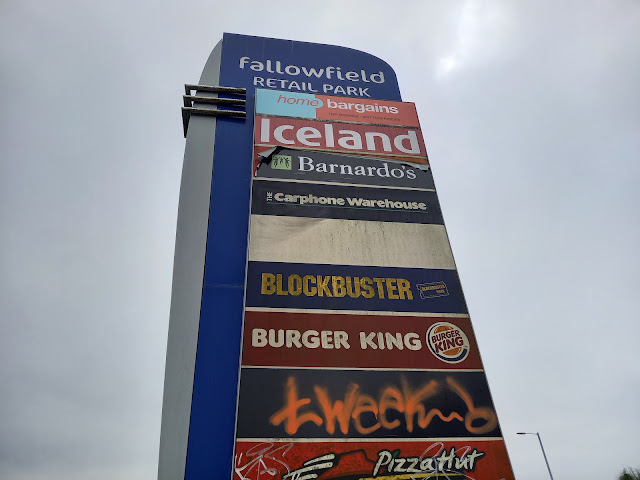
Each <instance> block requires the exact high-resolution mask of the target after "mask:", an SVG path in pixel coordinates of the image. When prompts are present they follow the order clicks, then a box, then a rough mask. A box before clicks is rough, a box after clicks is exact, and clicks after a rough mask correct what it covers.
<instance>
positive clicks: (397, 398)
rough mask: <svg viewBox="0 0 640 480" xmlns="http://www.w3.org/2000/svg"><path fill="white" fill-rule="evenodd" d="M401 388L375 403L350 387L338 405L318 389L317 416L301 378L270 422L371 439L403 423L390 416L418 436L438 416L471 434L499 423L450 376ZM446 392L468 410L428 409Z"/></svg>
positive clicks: (294, 428) (325, 390)
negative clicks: (432, 400) (459, 424)
mask: <svg viewBox="0 0 640 480" xmlns="http://www.w3.org/2000/svg"><path fill="white" fill-rule="evenodd" d="M401 385H402V387H401V388H398V387H397V386H395V385H388V386H386V387H385V388H383V389H382V390H381V392H380V396H379V398H378V399H376V398H374V397H372V396H371V395H367V394H365V393H362V392H361V391H360V386H359V385H358V384H356V383H350V384H349V385H348V387H347V389H346V391H345V394H344V398H343V399H342V400H336V401H333V400H332V399H331V396H330V394H329V389H328V388H327V387H325V386H319V385H315V386H314V387H313V391H314V393H315V402H316V403H315V405H317V407H319V411H318V412H315V411H313V410H311V407H312V399H311V398H308V397H303V398H300V397H299V396H298V385H297V382H296V379H295V377H293V376H291V377H289V378H288V380H287V384H286V387H285V396H284V398H285V402H284V405H283V407H282V408H281V409H280V410H278V411H277V412H276V413H274V414H273V415H272V416H271V418H270V419H269V421H270V423H271V424H272V425H274V426H278V425H280V424H283V426H284V430H285V431H286V432H287V433H288V434H289V435H294V434H295V433H296V432H297V431H298V429H299V428H300V427H301V426H302V425H303V424H305V423H307V422H312V423H314V424H315V425H317V426H318V427H321V426H324V429H325V430H326V431H327V433H328V434H329V435H333V434H335V433H336V426H337V427H338V429H339V431H340V432H341V433H342V434H344V435H347V434H348V433H349V430H350V428H353V429H354V430H355V431H356V432H358V433H359V434H361V435H368V434H370V433H372V432H374V431H376V430H378V429H380V428H382V429H385V430H391V429H394V428H398V427H400V426H401V424H402V422H401V420H400V419H399V418H394V419H391V418H390V417H391V416H392V415H390V413H391V412H397V413H400V414H403V417H404V423H405V426H406V429H407V431H408V432H413V431H414V429H415V428H419V429H422V430H426V429H427V428H428V427H429V425H430V424H431V422H432V421H433V419H434V418H436V417H437V418H439V419H441V420H442V421H444V422H453V421H458V422H462V423H463V424H464V426H465V428H466V429H467V431H468V432H469V433H472V434H483V433H487V432H490V431H492V430H493V429H494V428H495V427H496V426H497V425H498V419H497V416H496V414H495V412H494V411H493V410H492V409H491V408H488V407H476V406H475V405H474V402H473V399H472V397H471V395H470V394H469V392H468V391H467V390H466V389H465V388H464V387H463V386H462V385H461V384H460V383H458V382H457V381H456V380H454V379H453V378H451V377H446V379H445V381H444V382H442V381H438V380H435V379H434V380H430V381H429V382H427V383H426V384H424V385H422V386H421V387H419V388H417V389H415V390H414V389H413V388H412V387H411V386H410V385H409V383H408V382H407V381H406V379H404V378H402V379H401ZM444 390H449V391H452V392H453V393H455V394H456V395H457V396H458V397H459V398H460V399H462V401H463V402H464V404H465V406H466V411H462V412H458V411H453V412H451V413H449V414H448V415H445V414H444V413H443V412H442V411H441V410H439V409H438V408H428V405H427V403H426V401H427V400H428V399H430V398H433V397H436V396H437V395H439V394H441V393H442V392H443V391H444ZM303 407H306V411H302V410H301V409H302V408H303ZM396 417H397V415H396ZM336 424H337V425H336Z"/></svg>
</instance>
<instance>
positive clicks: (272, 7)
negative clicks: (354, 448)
mask: <svg viewBox="0 0 640 480" xmlns="http://www.w3.org/2000/svg"><path fill="white" fill-rule="evenodd" d="M223 31H227V32H232V33H243V34H251V35H258V36H267V37H277V38H285V39H293V40H302V41H310V42H319V43H329V44H335V45H341V46H346V47H351V48H356V49H359V50H363V51H366V52H368V53H371V54H373V55H376V56H378V57H380V58H382V59H384V60H386V61H387V62H388V63H389V64H390V65H391V66H392V67H393V68H394V69H395V70H396V73H397V76H398V80H399V83H400V89H401V91H402V94H403V98H404V100H405V101H413V102H415V103H416V105H417V109H418V112H419V115H420V120H421V124H422V129H423V133H424V136H425V142H426V145H427V149H428V151H429V157H430V160H431V162H432V168H433V172H434V177H435V180H436V184H437V187H438V193H439V198H440V201H441V204H442V209H443V213H444V218H445V222H446V225H447V228H448V232H449V236H450V239H451V244H452V248H453V252H454V255H455V258H456V262H457V266H458V270H459V273H460V276H461V280H462V286H463V288H464V291H465V295H466V298H467V303H468V306H469V310H470V313H471V320H472V322H473V325H474V328H475V332H476V336H477V339H478V343H479V347H480V351H481V353H482V356H483V360H484V364H485V368H486V372H487V377H488V380H489V384H490V387H491V390H492V393H493V397H494V402H495V406H496V409H497V412H498V415H499V417H500V421H501V425H502V431H503V433H504V436H505V440H506V443H507V448H508V451H509V454H510V457H511V461H512V465H513V469H514V472H515V475H516V477H517V478H518V479H519V480H538V479H541V478H545V477H546V475H547V472H546V468H545V464H544V460H543V458H542V454H541V452H540V447H539V444H538V443H537V440H536V438H535V437H533V436H517V435H516V432H518V431H522V430H524V431H529V432H537V431H539V432H540V433H541V435H542V439H543V442H544V445H545V449H546V451H547V455H548V457H549V462H550V465H551V468H552V471H553V473H554V475H555V478H556V480H562V479H564V480H570V479H576V480H578V479H580V480H591V479H593V480H605V479H615V478H616V476H617V473H618V472H619V471H620V470H621V469H622V468H623V467H624V466H627V465H628V466H634V467H640V407H639V405H640V347H639V346H638V342H639V340H640V318H639V315H638V308H637V302H638V298H640V294H639V292H640V221H639V215H638V209H639V207H640V3H639V2H638V1H637V0H602V1H593V0H586V1H584V0H583V1H567V0H561V1H555V2H550V1H548V2H536V1H513V0H511V1H506V0H505V1H452V0H442V1H415V2H409V1H397V0H396V1H394V2H391V1H386V2H382V1H372V0H368V1H350V2H346V1H340V2H337V1H326V0H325V1H324V2H313V3H312V2H292V1H273V0H272V1H270V2H248V1H235V2H224V3H223V2H220V1H212V0H209V1H200V0H196V1H194V2H190V3H184V2H150V1H149V2H145V1H142V0H127V1H108V2H87V1H79V0H58V1H55V2H51V1H45V0H5V1H3V2H1V3H0V91H1V95H2V103H1V104H0V122H1V125H0V127H1V128H0V169H1V170H0V221H1V224H0V225H1V229H2V230H1V235H0V385H1V387H0V478H3V479H7V480H41V479H42V480H44V479H47V480H75V479H82V480H85V479H97V480H102V479H104V480H107V479H109V480H113V479H123V480H129V479H131V480H134V479H135V480H141V479H153V478H155V476H156V469H157V455H158V443H159V434H160V415H161V405H162V388H163V378H164V361H165V350H166V339H167V327H168V319H169V304H170V289H171V276H172V268H173V248H174V239H175V226H176V213H177V207H178V192H179V185H180V175H181V168H182V156H183V149H184V138H183V136H182V120H181V116H180V106H181V100H182V99H181V96H182V94H183V85H184V84H185V83H197V82H198V80H199V78H200V73H201V71H202V68H203V66H204V63H205V61H206V59H207V57H208V55H209V53H210V51H211V49H212V48H213V47H214V45H215V44H216V43H217V42H218V41H219V40H220V39H221V38H222V32H223Z"/></svg>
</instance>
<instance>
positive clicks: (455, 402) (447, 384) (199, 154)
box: [159, 34, 514, 480]
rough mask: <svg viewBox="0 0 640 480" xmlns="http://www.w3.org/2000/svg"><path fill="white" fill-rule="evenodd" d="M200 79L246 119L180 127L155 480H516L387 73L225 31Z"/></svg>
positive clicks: (377, 66)
mask: <svg viewBox="0 0 640 480" xmlns="http://www.w3.org/2000/svg"><path fill="white" fill-rule="evenodd" d="M200 84H201V85H205V86H223V87H236V88H242V89H246V118H230V117H226V116H200V115H195V114H194V115H192V116H191V118H190V119H189V120H188V122H189V123H188V130H187V143H186V148H185V157H184V167H183V176H182V184H181V192H180V206H179V214H178V228H177V236H176V253H175V264H174V278H173V291H172V302H171V318H170V327H169V341H168V347H167V366H166V378H165V392H164V403H163V414H162V434H161V442H160V462H159V479H162V480H177V479H188V480H192V479H205V478H216V479H218V478H225V479H229V480H312V479H316V478H317V479H319V480H331V479H344V480H347V479H348V480H359V479H363V480H364V479H367V480H370V479H383V480H401V479H402V480H404V479H414V478H433V477H445V478H464V479H467V478H468V479H476V480H499V479H504V480H513V478H514V476H513V473H512V470H511V466H510V464H509V458H508V455H507V450H506V446H505V442H504V439H503V437H502V433H501V430H500V425H499V422H498V417H497V414H496V411H495V408H494V405H493V402H492V399H491V394H490V392H489V387H488V384H487V380H486V377H485V373H484V369H483V366H482V362H481V359H480V354H479V351H478V346H477V344H476V339H475V336H474V333H473V328H472V325H471V321H470V318H469V313H468V310H467V306H466V304H465V300H464V296H463V293H462V287H461V285H460V281H459V278H458V274H457V271H456V267H455V263H454V259H453V254H452V252H451V247H450V244H449V240H448V237H447V233H446V230H445V226H444V220H443V217H442V212H441V210H440V205H439V202H438V196H437V192H436V189H435V186H434V182H433V178H432V174H431V170H430V168H429V159H428V156H427V152H426V147H425V144H424V140H423V135H422V132H421V129H420V123H419V120H418V115H417V112H416V108H415V105H414V104H412V103H408V102H402V99H401V96H400V92H399V89H398V84H397V80H396V77H395V73H394V72H393V70H392V69H391V67H390V66H389V65H387V64H386V63H385V62H383V61H382V60H380V59H378V58H376V57H374V56H371V55H369V54H366V53H363V52H359V51H355V50H351V49H348V48H343V47H336V46H329V45H320V44H311V43H303V42H293V41H285V40H276V39H268V38H259V37H249V36H243V35H231V34H225V35H224V37H223V40H222V41H221V42H220V43H219V44H218V45H217V46H216V48H215V49H214V50H213V52H212V54H211V56H210V58H209V60H208V61H207V64H206V66H205V69H204V71H203V74H202V77H201V80H200ZM200 90H202V91H203V92H206V89H204V88H201V89H200ZM198 95H201V93H198ZM202 95H206V94H205V93H202ZM210 96H211V95H210ZM220 96H223V95H220ZM225 97H233V95H226V96H225ZM200 98H201V97H200ZM200 102H201V103H202V102H204V100H200ZM213 103H215V102H213Z"/></svg>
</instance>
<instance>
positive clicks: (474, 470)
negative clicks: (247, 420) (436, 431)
mask: <svg viewBox="0 0 640 480" xmlns="http://www.w3.org/2000/svg"><path fill="white" fill-rule="evenodd" d="M266 478H268V479H269V480H304V479H316V478H317V479H318V480H329V479H331V480H353V479H358V480H373V479H375V480H405V479H406V480H410V479H419V478H427V479H429V478H445V479H446V478H449V479H465V480H467V479H494V480H498V479H501V480H513V479H514V476H513V472H512V471H511V468H510V467H509V459H508V456H507V450H506V447H505V444H504V441H503V440H502V439H500V440H497V439H496V440H470V439H460V440H456V441H452V440H445V439H443V440H438V439H433V440H425V441H413V440H412V441H406V442H403V441H384V442H379V441H376V442H363V441H348V442H323V441H321V442H305V441H302V442H295V443H294V442H287V441H278V442H269V441H238V442H237V444H236V455H235V464H234V480H264V479H266Z"/></svg>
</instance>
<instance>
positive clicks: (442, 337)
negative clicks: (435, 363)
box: [427, 322, 470, 363]
mask: <svg viewBox="0 0 640 480" xmlns="http://www.w3.org/2000/svg"><path fill="white" fill-rule="evenodd" d="M427 345H429V350H431V353H433V354H434V355H435V356H436V357H437V358H439V359H440V360H442V361H443V362H447V363H460V362H461V361H463V360H464V359H465V358H467V355H469V348H470V347H469V339H468V338H467V336H466V335H465V334H464V332H463V331H462V329H461V328H460V327H458V326H456V325H453V324H451V323H448V322H438V323H435V324H433V325H432V326H431V328H429V330H428V331H427Z"/></svg>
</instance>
